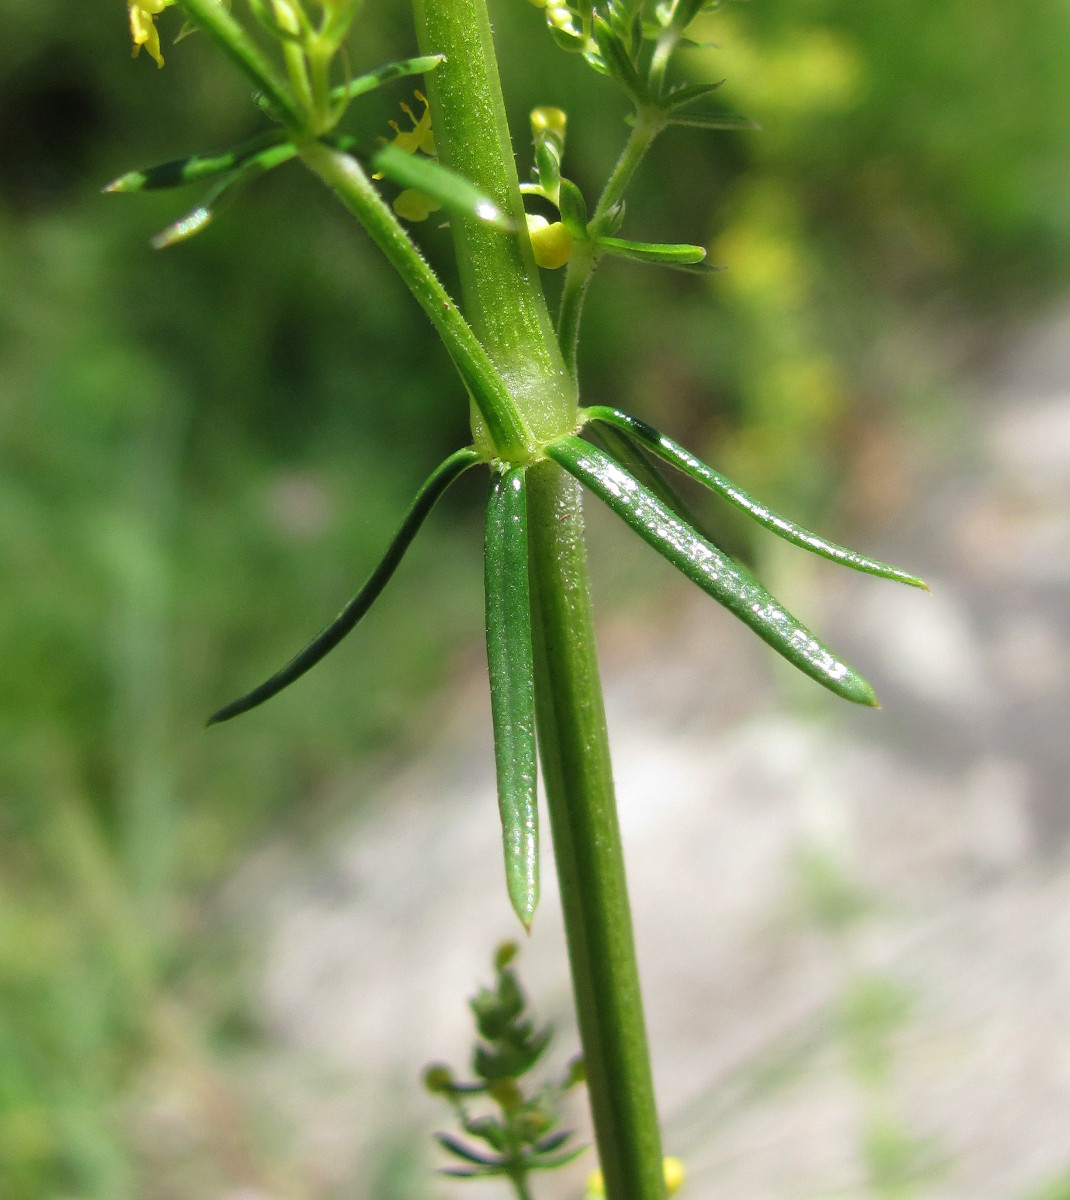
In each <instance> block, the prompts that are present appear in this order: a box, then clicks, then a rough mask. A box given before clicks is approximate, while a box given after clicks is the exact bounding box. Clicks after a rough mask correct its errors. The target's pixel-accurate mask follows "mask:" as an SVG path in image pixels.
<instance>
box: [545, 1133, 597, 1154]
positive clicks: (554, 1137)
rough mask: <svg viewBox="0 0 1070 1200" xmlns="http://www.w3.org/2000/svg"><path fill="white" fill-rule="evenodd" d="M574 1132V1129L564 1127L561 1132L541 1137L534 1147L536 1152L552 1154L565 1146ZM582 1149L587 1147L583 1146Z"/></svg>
mask: <svg viewBox="0 0 1070 1200" xmlns="http://www.w3.org/2000/svg"><path fill="white" fill-rule="evenodd" d="M574 1132H575V1131H574V1130H572V1129H562V1130H561V1131H560V1132H559V1133H551V1134H547V1136H546V1137H544V1138H540V1139H539V1140H538V1141H537V1142H536V1143H535V1145H534V1146H533V1147H532V1149H533V1150H534V1151H535V1152H536V1154H552V1153H553V1151H555V1150H557V1149H559V1148H560V1147H561V1146H563V1145H564V1144H565V1143H566V1142H567V1141H568V1139H569V1138H570V1137H572V1135H573V1133H574ZM580 1149H581V1150H583V1149H585V1147H582V1146H581V1147H580ZM570 1153H571V1151H570Z"/></svg>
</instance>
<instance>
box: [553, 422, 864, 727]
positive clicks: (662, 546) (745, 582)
mask: <svg viewBox="0 0 1070 1200" xmlns="http://www.w3.org/2000/svg"><path fill="white" fill-rule="evenodd" d="M546 453H547V455H548V456H549V457H550V458H552V459H553V460H554V461H555V462H557V463H558V464H559V465H560V466H562V467H564V468H565V470H566V471H568V472H569V473H570V474H571V475H574V476H575V477H576V478H577V479H578V480H579V481H580V482H581V483H582V484H584V485H585V486H586V487H588V488H590V489H591V491H592V492H594V494H595V495H596V496H598V498H599V499H600V500H603V501H604V502H605V503H606V504H607V505H608V506H609V507H610V508H611V509H612V510H613V511H614V512H615V513H616V514H617V516H619V517H620V518H621V519H622V520H623V521H624V522H625V523H626V524H627V525H629V526H630V527H631V528H632V529H634V530H635V532H636V533H638V534H639V536H640V537H641V538H642V539H643V540H644V541H645V542H647V543H648V544H649V545H650V546H652V547H653V548H654V549H655V550H657V552H658V553H659V554H660V555H661V556H662V557H663V558H665V559H667V560H668V561H669V562H671V563H672V564H673V566H674V567H676V568H677V569H678V570H680V571H682V572H683V574H684V575H686V576H687V577H688V579H690V580H691V581H692V582H693V583H696V584H698V586H699V587H700V588H702V590H703V591H704V592H706V593H707V594H708V595H710V596H712V597H713V598H714V599H715V600H716V601H717V602H718V603H719V604H722V605H723V606H724V607H725V608H727V609H728V611H729V612H731V613H733V614H734V615H735V616H737V617H739V619H740V620H741V621H743V622H744V623H745V624H747V625H749V626H750V628H751V629H753V630H754V632H755V633H756V634H758V636H759V637H760V638H762V639H763V640H764V641H766V642H768V643H769V645H770V646H772V647H773V649H774V650H776V651H777V653H778V654H781V655H783V656H784V658H786V659H787V660H788V662H790V663H791V664H792V665H793V666H795V667H798V669H799V670H800V671H802V672H804V673H805V674H807V675H809V676H810V678H811V679H815V680H817V682H818V683H820V684H822V685H823V686H824V687H827V688H828V689H829V691H832V692H835V693H836V695H837V696H841V697H842V698H843V699H844V700H851V701H853V702H854V703H855V704H865V705H870V706H876V704H877V698H876V696H875V695H874V694H873V689H872V688H871V687H870V685H869V684H868V683H867V682H866V680H864V679H863V678H862V676H861V675H859V674H857V673H856V672H855V671H853V670H852V669H851V668H850V667H849V666H848V665H847V664H846V663H844V662H841V661H840V660H839V659H838V658H836V656H835V655H834V654H833V653H832V651H831V650H829V649H828V647H827V646H825V645H823V644H822V643H821V642H820V641H819V640H818V639H817V638H816V637H815V636H814V635H813V634H812V633H811V632H810V630H809V629H807V628H806V626H805V625H803V624H802V622H800V621H799V620H797V619H796V618H795V617H793V616H792V615H791V613H789V612H788V611H787V610H786V609H785V608H783V607H781V605H780V604H779V603H778V602H777V601H776V600H775V599H774V598H773V597H772V596H771V595H770V594H769V593H768V592H767V591H766V590H765V588H763V587H762V586H761V584H760V583H758V582H757V580H755V579H754V578H753V577H752V576H751V574H750V573H749V572H748V571H747V570H746V568H745V567H743V566H742V565H741V564H740V563H738V562H736V561H735V559H733V558H731V557H730V556H729V555H727V554H725V553H723V552H722V551H721V550H718V549H717V547H716V546H714V545H713V544H712V543H710V542H708V541H707V540H706V539H705V538H704V537H702V536H701V534H699V533H696V532H695V530H693V529H692V528H690V526H688V525H686V524H685V523H684V522H683V521H681V520H680V518H679V517H678V516H677V515H676V514H675V513H674V512H673V511H672V510H671V509H670V508H669V507H668V506H667V505H666V504H665V503H664V502H663V501H661V500H659V499H658V497H657V496H655V495H654V493H653V492H651V491H650V490H649V489H648V488H645V487H643V485H642V484H641V483H639V482H638V480H636V479H633V478H632V476H631V475H629V474H628V472H627V471H625V470H624V468H623V467H621V466H619V465H618V464H617V463H615V462H614V461H613V459H611V458H610V457H609V456H608V455H607V454H604V453H603V452H602V451H601V450H599V449H597V447H595V446H592V445H590V444H589V443H588V442H584V441H582V440H581V439H580V438H576V437H565V438H561V439H560V440H559V441H556V442H552V443H551V444H550V445H549V446H548V447H547V448H546Z"/></svg>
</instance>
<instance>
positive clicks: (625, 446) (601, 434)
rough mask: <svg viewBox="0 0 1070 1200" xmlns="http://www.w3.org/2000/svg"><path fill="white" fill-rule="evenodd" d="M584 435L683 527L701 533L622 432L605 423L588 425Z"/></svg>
mask: <svg viewBox="0 0 1070 1200" xmlns="http://www.w3.org/2000/svg"><path fill="white" fill-rule="evenodd" d="M584 434H585V435H588V436H591V437H595V438H597V439H598V442H599V444H600V445H601V446H602V448H603V449H604V450H605V451H606V452H607V453H608V454H609V457H610V458H612V459H614V460H615V461H616V462H618V463H619V464H620V465H621V466H622V467H624V469H625V470H626V471H627V472H628V473H629V474H630V475H634V476H635V478H636V479H638V480H639V482H640V483H641V484H642V485H643V487H645V488H649V489H650V491H652V492H653V493H654V495H655V496H657V497H658V499H659V500H660V501H661V502H662V503H663V504H665V505H666V506H667V507H668V508H671V509H672V511H673V512H674V513H675V514H676V515H677V516H678V517H679V518H680V520H681V521H683V523H684V524H685V525H690V526H691V527H692V528H693V529H697V530H699V531H700V532H701V531H702V522H701V521H699V520H698V519H697V517H696V516H695V514H694V512H693V511H692V509H691V507H690V506H689V505H688V504H687V502H686V501H685V500H684V498H683V497H682V496H681V495H680V493H679V492H678V491H677V490H676V488H674V487H673V486H672V484H671V483H670V482H669V481H668V480H667V479H666V478H665V476H664V475H663V474H662V473H661V471H659V470H658V467H657V465H656V463H655V462H654V461H653V460H652V459H651V458H650V457H649V456H648V455H647V453H646V452H645V451H644V450H643V449H642V447H641V446H640V445H639V444H638V443H637V442H636V441H635V440H634V439H633V438H631V437H629V436H628V434H627V433H626V432H625V431H624V430H623V429H619V428H618V427H617V426H616V425H610V424H608V423H606V422H600V421H592V422H590V423H589V424H588V426H587V427H586V429H585V430H584Z"/></svg>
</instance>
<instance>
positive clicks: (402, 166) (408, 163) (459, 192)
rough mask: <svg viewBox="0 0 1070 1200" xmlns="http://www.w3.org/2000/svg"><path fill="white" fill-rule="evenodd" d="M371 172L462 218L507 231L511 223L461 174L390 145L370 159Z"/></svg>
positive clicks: (429, 159)
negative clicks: (422, 194)
mask: <svg viewBox="0 0 1070 1200" xmlns="http://www.w3.org/2000/svg"><path fill="white" fill-rule="evenodd" d="M371 165H372V168H373V170H375V171H376V172H380V173H382V174H383V175H385V176H386V178H387V179H389V180H390V181H391V183H396V184H397V185H398V186H399V187H403V188H415V189H416V190H417V191H419V192H423V193H424V194H425V195H427V196H431V197H432V198H433V199H435V200H437V201H438V202H439V204H441V205H442V207H443V208H445V209H447V210H448V211H449V212H452V213H456V214H457V215H458V216H462V217H475V218H476V219H477V220H480V221H485V222H486V223H487V224H488V225H493V226H494V227H495V228H496V229H505V230H511V229H513V228H514V224H513V222H512V221H511V220H510V219H509V217H507V216H506V214H505V213H503V212H502V210H501V209H500V208H499V207H498V206H497V205H496V204H495V203H494V201H493V200H491V199H490V198H489V197H488V196H486V195H484V194H483V192H481V191H480V190H479V188H477V187H476V185H475V184H474V183H469V181H468V180H467V179H465V178H464V176H463V175H458V174H457V172H456V171H451V170H450V169H449V168H448V167H444V166H443V165H442V164H441V163H439V162H436V161H435V160H434V159H433V158H425V157H424V156H423V155H422V154H406V153H405V151H404V150H401V149H399V148H398V147H397V146H394V145H389V144H388V145H386V146H383V147H381V148H380V149H378V150H376V151H375V152H374V153H373V154H372V156H371Z"/></svg>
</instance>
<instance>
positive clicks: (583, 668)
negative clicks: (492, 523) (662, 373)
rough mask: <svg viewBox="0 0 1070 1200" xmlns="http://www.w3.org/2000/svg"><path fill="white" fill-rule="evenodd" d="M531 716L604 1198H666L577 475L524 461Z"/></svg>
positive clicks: (554, 467) (650, 1199) (644, 1199)
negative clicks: (531, 649) (526, 468)
mask: <svg viewBox="0 0 1070 1200" xmlns="http://www.w3.org/2000/svg"><path fill="white" fill-rule="evenodd" d="M528 537H529V547H530V560H531V592H532V607H533V611H534V617H535V620H534V622H533V626H534V628H533V640H534V651H535V704H536V727H537V730H538V735H539V753H540V757H541V760H542V773H543V781H544V783H545V785H546V796H547V802H548V805H549V811H550V826H551V833H552V836H553V842H554V855H555V858H556V860H557V873H558V879H559V883H560V889H561V901H562V907H563V910H564V916H565V931H566V935H567V938H568V948H569V959H570V962H571V966H572V985H573V992H574V995H575V999H576V1011H577V1015H578V1018H579V1026H580V1036H581V1039H582V1043H583V1056H584V1063H585V1065H586V1070H587V1086H588V1090H589V1093H590V1098H591V1111H592V1115H593V1118H594V1127H595V1138H596V1140H597V1143H598V1156H599V1161H600V1164H601V1167H602V1173H603V1175H604V1177H605V1183H606V1195H607V1196H608V1197H609V1200H664V1196H665V1183H664V1176H663V1169H662V1151H661V1132H660V1129H659V1126H658V1117H657V1108H656V1105H655V1100H654V1085H653V1078H652V1074H651V1068H650V1057H649V1052H648V1050H647V1040H646V1028H645V1025H644V1021H643V1006H642V996H641V994H640V990H639V970H638V964H637V961H636V955H635V943H634V938H633V935H632V920H631V910H630V906H629V902H628V889H627V883H626V880H625V874H624V857H623V853H622V850H621V841H620V829H619V826H618V822H617V809H616V800H615V797H614V791H613V774H612V769H611V765H610V757H609V739H608V734H607V731H606V719H605V711H604V707H603V703H602V689H601V683H600V680H599V675H598V662H597V658H596V655H595V644H594V629H593V624H592V619H591V605H590V589H589V583H588V574H587V556H586V549H585V546H584V541H583V517H582V509H581V503H580V494H579V487H578V485H577V484H576V483H575V482H574V481H573V480H571V479H570V478H569V477H568V476H566V475H565V474H564V472H562V471H561V470H559V469H558V468H557V466H556V465H555V464H553V463H551V462H541V463H539V464H537V465H536V466H534V467H532V468H531V469H530V470H529V472H528Z"/></svg>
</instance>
